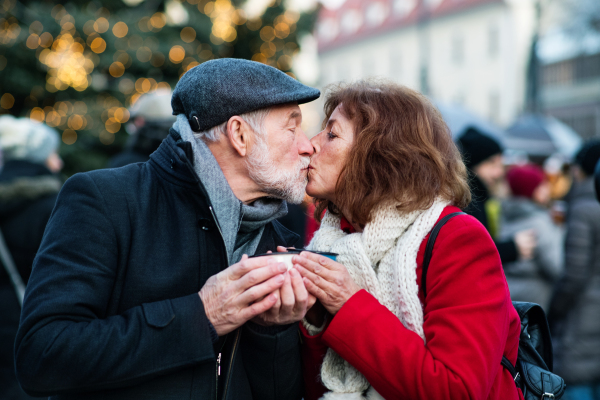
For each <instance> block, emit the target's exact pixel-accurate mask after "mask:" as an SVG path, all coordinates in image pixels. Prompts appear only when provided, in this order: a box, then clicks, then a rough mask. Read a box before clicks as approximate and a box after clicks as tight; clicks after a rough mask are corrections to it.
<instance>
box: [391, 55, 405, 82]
mask: <svg viewBox="0 0 600 400" xmlns="http://www.w3.org/2000/svg"><path fill="white" fill-rule="evenodd" d="M401 76H402V56H401V55H400V51H399V50H398V49H397V48H392V50H391V51H390V77H391V78H392V79H395V80H400V78H401Z"/></svg>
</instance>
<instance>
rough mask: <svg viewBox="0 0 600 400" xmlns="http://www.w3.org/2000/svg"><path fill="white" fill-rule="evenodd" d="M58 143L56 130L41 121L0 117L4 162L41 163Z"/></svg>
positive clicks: (53, 150) (56, 147)
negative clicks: (24, 161) (23, 161)
mask: <svg viewBox="0 0 600 400" xmlns="http://www.w3.org/2000/svg"><path fill="white" fill-rule="evenodd" d="M59 144H60V137H59V135H58V132H57V131H56V130H55V129H52V128H50V127H49V126H47V125H45V124H43V123H39V122H36V121H32V120H31V119H29V118H15V117H13V116H12V115H3V116H1V117H0V149H2V153H3V156H4V162H5V163H6V162H7V161H10V160H26V161H30V162H33V163H38V164H43V163H44V162H45V161H46V159H47V158H48V156H50V154H52V153H54V152H55V151H57V150H58V146H59Z"/></svg>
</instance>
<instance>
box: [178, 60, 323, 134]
mask: <svg viewBox="0 0 600 400" xmlns="http://www.w3.org/2000/svg"><path fill="white" fill-rule="evenodd" d="M320 95H321V92H320V91H319V90H318V89H315V88H312V87H309V86H306V85H303V84H302V83H300V82H298V81H297V80H295V79H294V78H292V77H290V76H288V75H286V74H285V73H283V72H281V71H279V70H278V69H276V68H273V67H270V66H268V65H265V64H262V63H259V62H255V61H248V60H241V59H237V58H220V59H217V60H211V61H207V62H204V63H202V64H200V65H198V66H197V67H194V68H192V69H190V70H189V71H188V72H186V73H185V74H184V75H183V77H182V78H181V79H180V80H179V82H178V83H177V86H175V90H174V91H173V98H172V99H171V106H172V107H173V114H174V115H178V114H184V115H185V116H186V117H187V119H188V121H189V123H190V126H191V127H192V129H193V130H194V131H196V132H202V131H206V130H208V129H210V128H213V127H215V126H217V125H220V124H222V123H223V122H226V121H227V120H229V118H231V117H233V116H234V115H240V114H244V113H247V112H251V111H256V110H259V109H261V108H267V107H271V106H275V105H278V104H286V103H298V104H303V103H308V102H309V101H313V100H316V99H318V98H319V96H320Z"/></svg>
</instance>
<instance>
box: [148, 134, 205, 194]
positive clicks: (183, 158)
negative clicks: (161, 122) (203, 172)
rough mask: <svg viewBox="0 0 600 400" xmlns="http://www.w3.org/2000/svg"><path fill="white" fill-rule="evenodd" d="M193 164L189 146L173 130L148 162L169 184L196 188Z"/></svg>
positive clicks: (197, 180) (196, 181)
mask: <svg viewBox="0 0 600 400" xmlns="http://www.w3.org/2000/svg"><path fill="white" fill-rule="evenodd" d="M193 162H194V158H193V157H192V148H191V144H190V143H189V142H185V141H184V140H182V139H181V136H180V135H179V133H177V132H176V131H175V130H173V129H171V130H170V131H169V136H167V137H166V139H165V140H163V142H162V143H161V144H160V146H159V147H158V149H157V150H156V151H155V152H154V153H152V154H151V155H150V161H149V163H150V164H151V165H152V166H154V167H156V168H157V169H158V170H159V171H160V172H161V175H163V177H164V178H165V179H167V180H169V181H170V182H172V183H175V184H178V185H180V186H189V187H192V188H193V187H196V188H198V187H199V185H198V182H199V179H198V177H197V176H196V174H195V173H194V172H193Z"/></svg>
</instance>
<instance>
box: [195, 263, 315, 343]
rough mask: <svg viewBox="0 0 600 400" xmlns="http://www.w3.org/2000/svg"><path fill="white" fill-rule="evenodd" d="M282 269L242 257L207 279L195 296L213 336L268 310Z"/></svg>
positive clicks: (281, 280) (280, 281) (274, 300)
mask: <svg viewBox="0 0 600 400" xmlns="http://www.w3.org/2000/svg"><path fill="white" fill-rule="evenodd" d="M286 269H287V268H286V266H285V264H284V263H277V262H275V260H273V259H270V258H269V257H258V258H248V256H247V255H245V254H244V255H243V256H242V260H241V261H240V262H239V263H237V264H233V265H232V266H230V267H229V268H227V269H225V270H223V271H221V272H219V273H218V274H216V275H213V276H211V277H210V278H209V279H208V280H207V281H206V283H205V284H204V286H203V287H202V289H201V290H200V292H199V293H198V294H199V295H200V299H201V300H202V303H203V304H204V312H205V313H206V316H207V317H208V320H209V321H210V322H211V324H212V325H213V327H214V328H215V330H216V331H217V334H218V335H219V336H222V335H225V334H227V333H229V332H231V331H233V330H234V329H236V328H237V327H239V326H241V325H242V324H244V323H245V322H246V321H248V320H251V319H252V318H254V317H255V316H257V315H258V314H261V313H264V312H265V311H267V310H268V309H270V308H272V307H273V306H274V305H275V304H276V303H277V301H278V299H279V295H278V292H279V288H281V287H282V285H283V284H284V280H285V279H286V278H285V276H284V273H285V271H286ZM302 287H304V284H302Z"/></svg>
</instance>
